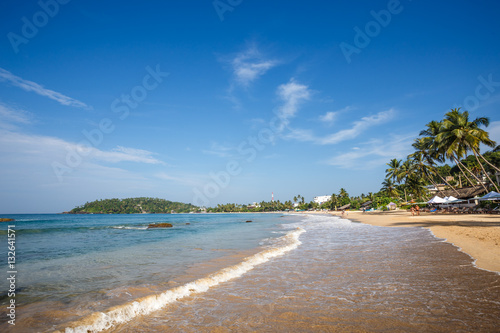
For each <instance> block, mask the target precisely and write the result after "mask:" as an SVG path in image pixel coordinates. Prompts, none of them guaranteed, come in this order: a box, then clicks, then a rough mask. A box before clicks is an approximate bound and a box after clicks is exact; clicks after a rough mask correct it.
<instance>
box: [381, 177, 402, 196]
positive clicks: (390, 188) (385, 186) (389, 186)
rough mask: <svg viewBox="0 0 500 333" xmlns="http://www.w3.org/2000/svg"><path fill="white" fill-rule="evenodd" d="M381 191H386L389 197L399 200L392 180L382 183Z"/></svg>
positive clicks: (388, 179)
mask: <svg viewBox="0 0 500 333" xmlns="http://www.w3.org/2000/svg"><path fill="white" fill-rule="evenodd" d="M381 191H384V192H385V193H386V194H387V196H388V197H391V198H397V197H398V196H399V193H398V191H397V190H396V187H395V185H394V182H393V181H392V180H391V179H390V178H387V179H385V180H384V181H383V182H382V189H381Z"/></svg>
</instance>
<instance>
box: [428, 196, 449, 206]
mask: <svg viewBox="0 0 500 333" xmlns="http://www.w3.org/2000/svg"><path fill="white" fill-rule="evenodd" d="M445 202H446V200H444V199H443V198H441V197H438V196H437V195H436V196H435V197H434V198H432V199H431V200H429V201H427V203H428V204H439V203H445Z"/></svg>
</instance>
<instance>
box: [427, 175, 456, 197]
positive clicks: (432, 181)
mask: <svg viewBox="0 0 500 333" xmlns="http://www.w3.org/2000/svg"><path fill="white" fill-rule="evenodd" d="M424 175H426V176H427V178H429V180H430V181H431V183H432V186H434V187H435V188H436V190H437V191H438V194H440V193H441V194H443V192H441V190H440V189H439V188H438V186H437V184H436V183H434V180H432V177H431V176H430V175H428V174H427V173H424ZM455 192H457V191H455ZM457 194H458V192H457Z"/></svg>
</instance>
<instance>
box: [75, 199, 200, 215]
mask: <svg viewBox="0 0 500 333" xmlns="http://www.w3.org/2000/svg"><path fill="white" fill-rule="evenodd" d="M197 210H198V207H196V206H193V205H191V204H185V203H182V202H173V201H168V200H165V199H158V198H129V199H104V200H96V201H92V202H87V203H86V204H85V205H82V206H79V207H76V208H73V209H72V210H71V211H69V212H66V213H68V214H90V213H93V214H140V213H157V214H160V213H171V212H172V211H174V212H176V213H189V212H192V211H197Z"/></svg>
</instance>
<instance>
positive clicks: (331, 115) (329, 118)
mask: <svg viewBox="0 0 500 333" xmlns="http://www.w3.org/2000/svg"><path fill="white" fill-rule="evenodd" d="M337 115H338V114H337V112H327V113H325V114H324V115H322V116H320V117H319V120H321V121H322V122H326V123H331V122H333V121H334V120H335V119H336V118H337Z"/></svg>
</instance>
